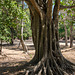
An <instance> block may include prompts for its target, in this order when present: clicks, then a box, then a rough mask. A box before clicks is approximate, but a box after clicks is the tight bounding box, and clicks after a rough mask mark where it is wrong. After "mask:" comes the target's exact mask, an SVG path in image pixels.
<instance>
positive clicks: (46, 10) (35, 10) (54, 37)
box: [25, 0, 75, 75]
mask: <svg viewBox="0 0 75 75" xmlns="http://www.w3.org/2000/svg"><path fill="white" fill-rule="evenodd" d="M25 1H26V3H27V4H28V6H29V9H30V13H31V27H32V38H33V42H34V46H35V49H36V52H35V56H34V58H33V59H32V61H31V62H32V63H36V64H37V65H36V66H35V68H34V69H33V70H32V71H27V72H26V74H27V75H64V72H69V73H73V67H72V65H75V64H73V63H71V62H69V61H68V60H67V59H65V58H64V57H63V55H62V54H61V52H60V47H59V37H58V13H59V9H61V8H64V7H65V6H61V7H60V0H56V1H55V6H54V10H53V15H52V0H25ZM66 8H68V6H67V7H66ZM69 8H71V7H69Z"/></svg>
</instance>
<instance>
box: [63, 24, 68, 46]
mask: <svg viewBox="0 0 75 75" xmlns="http://www.w3.org/2000/svg"><path fill="white" fill-rule="evenodd" d="M64 28H65V46H68V42H67V28H66V25H64Z"/></svg>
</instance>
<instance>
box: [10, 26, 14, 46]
mask: <svg viewBox="0 0 75 75" xmlns="http://www.w3.org/2000/svg"><path fill="white" fill-rule="evenodd" d="M10 29H11V41H10V44H11V45H13V43H14V28H13V27H10Z"/></svg>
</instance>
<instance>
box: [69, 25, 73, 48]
mask: <svg viewBox="0 0 75 75" xmlns="http://www.w3.org/2000/svg"><path fill="white" fill-rule="evenodd" d="M72 32H73V25H71V26H70V48H71V47H73V36H72Z"/></svg>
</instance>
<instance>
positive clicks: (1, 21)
mask: <svg viewBox="0 0 75 75" xmlns="http://www.w3.org/2000/svg"><path fill="white" fill-rule="evenodd" d="M19 5H20V4H19ZM25 9H27V10H26V11H25ZM29 14H30V13H29V10H28V7H27V5H26V4H25V8H24V10H23V9H22V5H20V6H18V3H17V2H16V0H0V39H2V40H10V39H11V30H10V29H11V27H12V28H14V32H13V33H14V36H15V37H17V35H16V34H17V30H16V29H17V25H18V26H19V29H18V30H19V31H18V34H20V30H21V19H23V22H24V34H23V35H24V38H26V37H29V36H31V30H30V25H31V22H30V15H29Z"/></svg>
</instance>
